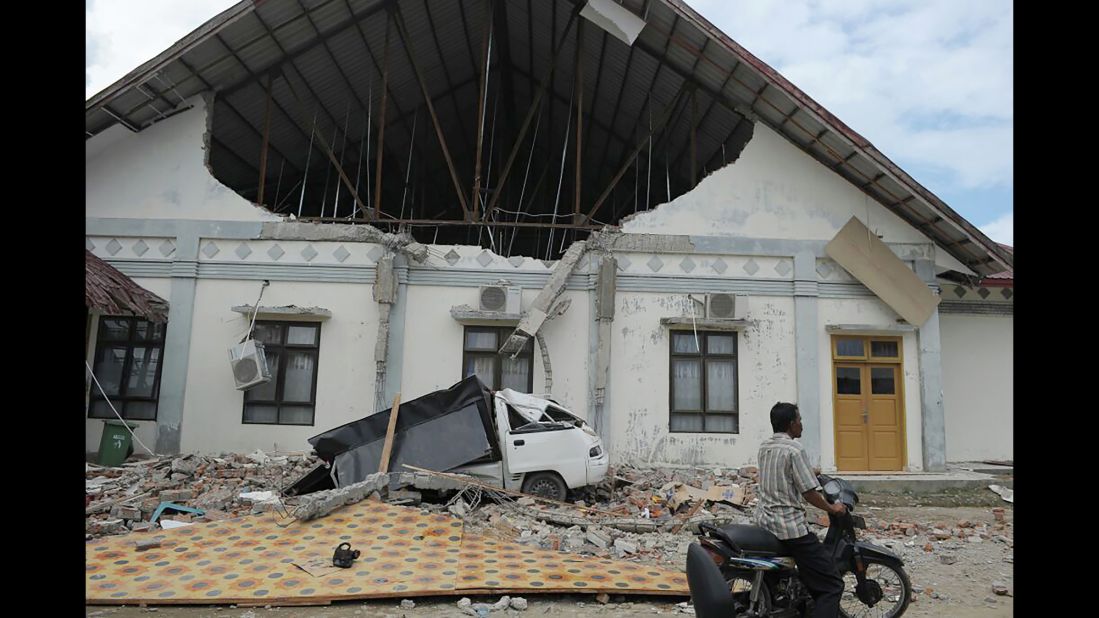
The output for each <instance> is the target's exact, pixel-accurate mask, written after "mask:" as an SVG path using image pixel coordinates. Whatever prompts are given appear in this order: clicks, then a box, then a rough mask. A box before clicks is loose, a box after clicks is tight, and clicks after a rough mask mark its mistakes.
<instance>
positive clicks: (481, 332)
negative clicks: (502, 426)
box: [462, 326, 534, 393]
mask: <svg viewBox="0 0 1099 618" xmlns="http://www.w3.org/2000/svg"><path fill="white" fill-rule="evenodd" d="M513 330H515V329H514V328H511V327H503V328H496V327H491V326H467V327H466V329H465V339H464V343H463V345H462V377H463V378H468V377H469V376H471V375H473V374H477V377H478V378H481V381H482V382H484V383H485V386H487V387H489V388H491V389H493V390H499V389H503V388H510V389H512V390H516V391H519V392H521V393H529V392H531V390H532V389H533V388H534V371H533V367H534V361H533V354H532V350H533V346H532V345H531V342H530V341H529V340H528V341H527V343H526V345H524V346H523V349H522V351H520V352H519V354H518V355H517V356H516V357H515V358H514V359H512V358H511V357H509V356H507V355H501V354H498V353H497V352H496V351H497V350H499V349H500V346H502V345H504V341H506V340H507V338H508V335H510V334H511V333H512V331H513Z"/></svg>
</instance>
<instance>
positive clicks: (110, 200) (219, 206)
mask: <svg viewBox="0 0 1099 618" xmlns="http://www.w3.org/2000/svg"><path fill="white" fill-rule="evenodd" d="M188 103H189V104H193V105H194V107H192V108H191V109H189V110H187V111H185V112H182V113H180V114H177V115H176V116H173V117H171V118H169V119H167V120H164V121H162V122H158V123H156V124H154V125H152V126H150V127H148V128H146V129H145V130H143V131H141V132H140V133H133V132H131V131H130V130H129V129H126V128H124V127H122V126H121V125H118V124H116V125H114V126H113V127H111V128H110V129H107V130H106V131H104V132H103V133H100V134H99V135H96V136H95V137H93V138H91V139H90V140H88V141H87V142H85V146H84V149H85V157H84V174H85V181H84V204H85V216H88V217H101V218H132V217H140V218H143V219H212V220H222V221H278V220H280V219H281V218H280V217H278V216H276V215H274V214H271V213H270V212H268V211H267V210H266V209H263V208H261V207H259V206H255V205H253V204H252V203H250V202H249V201H248V200H246V199H244V198H242V197H240V196H239V195H237V194H236V193H234V192H233V190H232V189H230V188H229V187H226V186H225V185H223V184H221V183H220V182H218V181H217V180H216V179H215V178H214V177H213V175H211V173H210V170H209V168H207V167H206V160H207V155H208V153H207V152H206V145H205V144H204V142H203V139H204V134H205V133H206V128H207V123H206V119H207V116H206V111H207V105H206V100H205V99H204V98H202V97H194V98H193V99H191V100H190V101H188Z"/></svg>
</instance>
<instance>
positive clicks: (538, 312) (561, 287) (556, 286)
mask: <svg viewBox="0 0 1099 618" xmlns="http://www.w3.org/2000/svg"><path fill="white" fill-rule="evenodd" d="M593 236H594V234H593ZM587 250H588V241H586V240H581V241H578V242H574V243H572V245H571V246H570V247H569V249H568V251H566V252H565V255H564V256H562V257H561V260H560V261H558V262H557V264H556V266H554V268H553V272H552V273H551V274H550V277H549V280H548V281H546V285H544V286H543V287H542V291H541V292H539V293H538V296H537V297H536V298H535V299H534V302H533V303H531V307H530V309H528V310H527V312H526V314H525V315H524V316H523V319H522V320H520V321H519V325H518V326H516V327H515V330H514V331H512V333H511V335H510V336H509V337H508V338H507V341H505V342H504V345H502V346H501V347H500V354H506V355H508V356H511V357H512V358H514V357H515V356H516V355H518V354H519V351H520V350H522V349H523V346H524V345H526V343H527V341H529V340H530V338H531V337H533V336H534V334H535V333H536V332H538V329H539V328H541V326H542V323H543V322H545V321H546V317H547V313H548V312H549V308H550V306H552V305H553V302H554V301H555V300H557V297H558V296H560V295H561V293H562V292H564V291H565V285H566V284H567V283H568V280H569V276H570V275H572V272H573V270H575V269H576V265H577V264H579V263H580V258H581V257H583V255H584V253H585V252H586V251H587Z"/></svg>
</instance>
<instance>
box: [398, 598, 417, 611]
mask: <svg viewBox="0 0 1099 618" xmlns="http://www.w3.org/2000/svg"><path fill="white" fill-rule="evenodd" d="M415 608H416V602H415V601H413V600H412V599H401V609H415Z"/></svg>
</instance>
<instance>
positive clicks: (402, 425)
mask: <svg viewBox="0 0 1099 618" xmlns="http://www.w3.org/2000/svg"><path fill="white" fill-rule="evenodd" d="M398 407H399V410H398V413H397V426H396V427H395V429H394V431H393V451H392V454H391V456H390V464H389V470H390V471H392V472H401V471H402V469H401V466H402V464H410V465H414V466H419V467H422V468H428V469H431V470H448V469H450V468H454V467H457V466H461V465H464V464H467V463H470V462H473V461H477V460H479V459H488V460H491V461H498V460H499V459H500V457H501V454H500V445H499V443H498V440H497V439H496V434H495V430H494V429H493V423H492V396H491V393H490V392H489V390H488V388H487V387H486V386H485V385H484V384H483V383H482V382H481V381H480V380H479V379H478V378H477V376H475V375H474V376H469V377H468V378H466V379H464V380H462V381H461V382H458V383H457V384H455V385H454V386H451V387H450V388H448V389H445V390H439V391H435V392H433V393H428V394H426V395H423V396H422V397H418V398H416V399H413V400H411V401H402V402H400V405H399V406H398ZM391 412H392V408H390V409H387V410H383V411H381V412H378V413H376V414H372V415H370V416H367V417H365V418H361V419H359V420H357V421H352V422H350V423H347V424H345V425H341V426H339V427H336V428H335V429H330V430H328V431H326V432H324V433H321V434H317V435H316V436H313V437H312V438H309V443H310V444H312V445H313V449H314V450H315V451H316V452H317V455H318V456H319V457H320V458H321V459H323V460H324V461H327V462H329V463H334V464H335V467H336V475H337V477H338V484H339V485H340V486H344V485H348V484H350V483H356V482H358V481H361V480H363V479H365V478H366V477H367V476H368V475H370V474H372V473H374V472H377V471H378V464H379V462H380V461H381V452H382V446H383V444H384V442H385V433H386V429H387V427H388V425H389V415H390V414H391Z"/></svg>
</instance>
